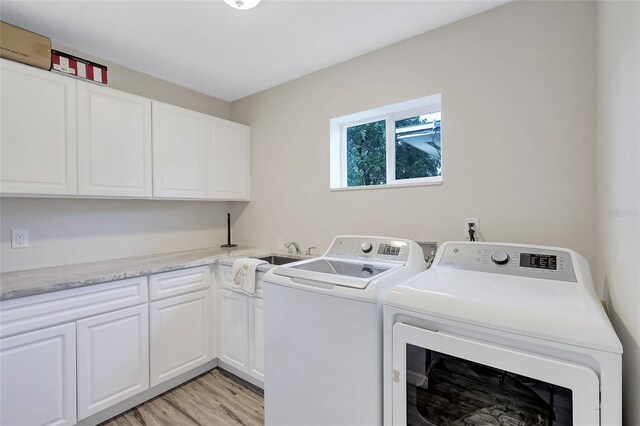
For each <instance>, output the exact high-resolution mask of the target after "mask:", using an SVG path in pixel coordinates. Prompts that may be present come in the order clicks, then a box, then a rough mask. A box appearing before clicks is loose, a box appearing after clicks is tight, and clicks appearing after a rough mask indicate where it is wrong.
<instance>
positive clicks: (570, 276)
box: [437, 243, 577, 283]
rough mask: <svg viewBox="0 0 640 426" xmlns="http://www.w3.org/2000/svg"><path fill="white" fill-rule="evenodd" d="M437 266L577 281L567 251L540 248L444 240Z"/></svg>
mask: <svg viewBox="0 0 640 426" xmlns="http://www.w3.org/2000/svg"><path fill="white" fill-rule="evenodd" d="M437 267H438V268H448V269H463V270H468V271H479V272H491V273H494V274H505V275H516V276H520V277H529V278H541V279H547V280H556V281H567V282H574V283H575V282H577V280H576V274H575V271H574V268H573V262H572V261H571V254H570V253H569V252H566V251H562V250H549V249H545V248H540V247H528V246H515V245H501V244H484V243H474V244H469V243H447V244H446V246H445V247H444V253H443V254H442V257H441V258H440V261H439V262H438V265H437Z"/></svg>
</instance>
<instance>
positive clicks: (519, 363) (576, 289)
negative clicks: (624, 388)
mask: <svg viewBox="0 0 640 426" xmlns="http://www.w3.org/2000/svg"><path fill="white" fill-rule="evenodd" d="M621 354H622V346H621V344H620V341H619V340H618V337H617V336H616V334H615V332H614V330H613V327H612V326H611V323H610V322H609V319H608V317H607V316H606V314H605V312H604V309H603V308H602V306H601V304H600V301H599V300H598V298H597V296H596V294H595V291H594V289H593V283H592V280H591V273H590V271H589V265H588V263H587V261H586V260H585V259H584V258H583V257H582V256H581V255H579V254H578V253H576V252H575V251H573V250H569V249H563V248H553V247H540V246H530V245H515V244H499V243H484V242H476V243H469V242H449V243H445V244H443V245H442V246H441V247H440V248H439V249H438V252H437V254H436V257H435V259H434V263H433V266H432V267H431V268H430V269H429V270H427V271H425V272H423V273H421V274H418V275H416V276H414V277H412V278H410V279H408V280H406V281H404V282H403V283H401V284H400V285H398V286H397V287H395V288H394V289H392V291H391V292H390V293H389V294H388V295H387V297H386V299H385V306H384V385H385V393H384V408H385V412H384V422H385V424H386V425H392V424H393V425H407V424H408V425H430V426H431V425H441V424H447V425H449V424H474V425H475V424H478V425H480V424H509V425H511V424H513V425H543V424H544V425H557V426H568V425H572V426H590V425H594V426H595V425H611V426H620V424H621Z"/></svg>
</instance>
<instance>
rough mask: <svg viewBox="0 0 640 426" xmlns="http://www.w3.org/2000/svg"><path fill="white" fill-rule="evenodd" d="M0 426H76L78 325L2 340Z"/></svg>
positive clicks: (0, 355) (0, 342)
mask: <svg viewBox="0 0 640 426" xmlns="http://www.w3.org/2000/svg"><path fill="white" fill-rule="evenodd" d="M0 383H1V384H0V395H2V397H1V398H0V424H2V425H7V426H9V425H11V426H22V425H24V426H35V425H73V424H75V423H76V325H75V324H74V323H72V324H64V325H59V326H56V327H50V328H45V329H43V330H38V331H34V332H31V333H24V334H20V335H17V336H13V337H7V338H4V339H0Z"/></svg>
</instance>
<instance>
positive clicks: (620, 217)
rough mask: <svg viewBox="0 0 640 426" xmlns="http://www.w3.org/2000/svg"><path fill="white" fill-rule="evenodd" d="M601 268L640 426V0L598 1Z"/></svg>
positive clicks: (633, 415)
mask: <svg viewBox="0 0 640 426" xmlns="http://www.w3.org/2000/svg"><path fill="white" fill-rule="evenodd" d="M597 101H598V261H599V262H598V275H597V280H596V281H597V283H598V285H599V286H600V288H601V289H602V290H603V292H604V294H605V297H606V298H607V299H608V301H609V308H610V315H611V320H612V322H613V325H614V327H615V328H616V331H617V332H618V336H619V337H620V340H621V341H622V345H623V347H624V354H623V357H622V360H623V404H624V424H625V425H629V426H631V425H640V3H638V2H609V1H603V2H599V3H598V98H597Z"/></svg>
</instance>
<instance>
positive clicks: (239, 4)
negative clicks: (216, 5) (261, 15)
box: [224, 0, 260, 10]
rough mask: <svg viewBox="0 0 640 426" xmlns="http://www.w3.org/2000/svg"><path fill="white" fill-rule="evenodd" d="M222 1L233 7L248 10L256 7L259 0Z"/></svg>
mask: <svg viewBox="0 0 640 426" xmlns="http://www.w3.org/2000/svg"><path fill="white" fill-rule="evenodd" d="M224 2H225V3H226V4H228V5H229V6H231V7H233V8H234V9H240V10H248V9H253V8H254V7H256V6H257V5H258V3H260V0H224Z"/></svg>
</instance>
